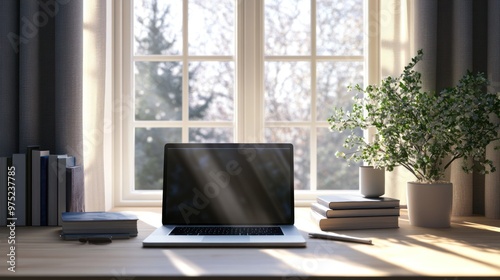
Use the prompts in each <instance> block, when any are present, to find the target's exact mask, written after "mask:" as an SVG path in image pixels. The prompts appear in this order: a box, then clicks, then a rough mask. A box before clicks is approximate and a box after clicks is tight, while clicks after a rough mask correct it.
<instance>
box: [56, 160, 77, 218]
mask: <svg viewBox="0 0 500 280" xmlns="http://www.w3.org/2000/svg"><path fill="white" fill-rule="evenodd" d="M75 163H76V161H75V157H72V156H62V157H58V158H57V225H58V226H60V225H61V224H62V217H61V213H62V212H66V211H68V210H67V209H66V177H67V176H66V168H67V167H71V166H75Z"/></svg>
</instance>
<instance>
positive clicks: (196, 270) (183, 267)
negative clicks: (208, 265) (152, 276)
mask: <svg viewBox="0 0 500 280" xmlns="http://www.w3.org/2000/svg"><path fill="white" fill-rule="evenodd" d="M163 254H165V256H166V257H167V258H168V259H169V260H170V261H171V262H172V264H173V265H174V266H175V268H177V269H178V270H179V271H180V272H182V274H183V275H186V276H200V275H202V274H203V269H201V268H200V267H198V266H197V265H196V264H194V263H193V262H191V261H189V260H187V259H186V258H184V257H182V256H179V255H178V254H176V253H174V252H173V251H170V250H163Z"/></svg>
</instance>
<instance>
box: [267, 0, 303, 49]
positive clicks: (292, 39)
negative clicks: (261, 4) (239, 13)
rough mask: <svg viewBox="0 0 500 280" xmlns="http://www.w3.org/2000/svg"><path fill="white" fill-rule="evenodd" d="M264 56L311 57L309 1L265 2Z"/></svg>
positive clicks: (269, 0)
mask: <svg viewBox="0 0 500 280" xmlns="http://www.w3.org/2000/svg"><path fill="white" fill-rule="evenodd" d="M264 13H265V15H264V16H265V23H264V24H265V37H264V38H265V54H266V55H309V54H311V1H310V0H266V1H265V8H264Z"/></svg>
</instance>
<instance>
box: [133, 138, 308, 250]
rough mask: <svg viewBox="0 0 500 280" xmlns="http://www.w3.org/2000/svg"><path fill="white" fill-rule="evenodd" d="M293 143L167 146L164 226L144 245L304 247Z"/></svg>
mask: <svg viewBox="0 0 500 280" xmlns="http://www.w3.org/2000/svg"><path fill="white" fill-rule="evenodd" d="M293 185H294V178H293V146H292V144H236V143H232V144H194V143H189V144H188V143H182V144H180V143H175V144H171V143H169V144H166V145H165V154H164V167H163V206H162V224H163V226H161V227H160V228H158V229H156V230H155V231H154V232H153V233H151V234H150V235H149V236H148V237H147V238H146V239H144V241H143V243H142V244H143V246H144V247H190V246H196V247H203V246H211V247H213V246H216V247H228V246H237V247H304V246H306V241H305V239H304V238H303V237H302V235H301V233H300V232H299V231H298V230H297V229H296V227H295V226H294V225H293V224H294V186H293Z"/></svg>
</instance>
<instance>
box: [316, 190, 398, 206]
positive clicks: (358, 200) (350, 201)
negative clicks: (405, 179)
mask: <svg viewBox="0 0 500 280" xmlns="http://www.w3.org/2000/svg"><path fill="white" fill-rule="evenodd" d="M316 200H317V202H318V203H319V204H321V205H324V206H326V207H328V208H330V209H359V208H391V207H399V199H395V198H390V197H378V198H367V197H364V196H362V195H360V194H332V195H322V196H318V197H317V199H316Z"/></svg>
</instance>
